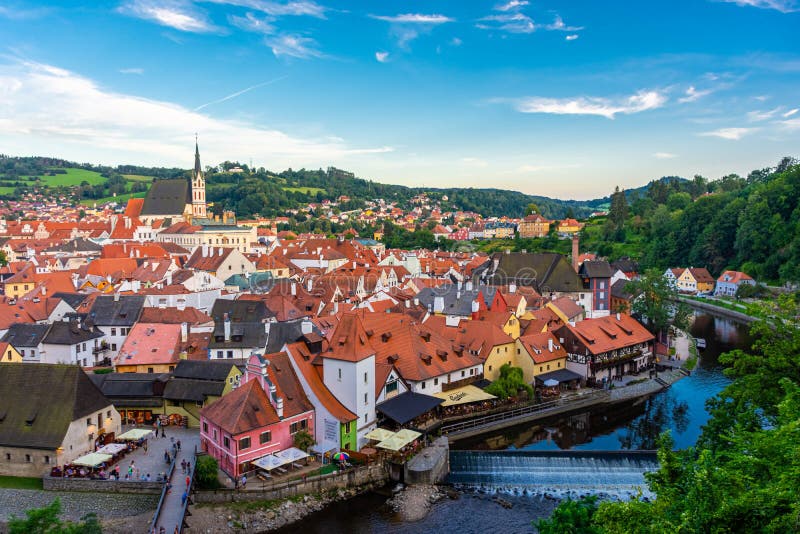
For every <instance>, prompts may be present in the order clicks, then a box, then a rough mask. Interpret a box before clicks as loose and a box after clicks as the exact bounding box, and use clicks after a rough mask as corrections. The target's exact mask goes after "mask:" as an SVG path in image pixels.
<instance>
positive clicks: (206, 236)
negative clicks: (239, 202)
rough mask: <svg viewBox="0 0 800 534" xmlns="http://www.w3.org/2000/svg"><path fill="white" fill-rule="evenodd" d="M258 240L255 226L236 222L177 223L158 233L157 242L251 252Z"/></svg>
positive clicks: (188, 247)
mask: <svg viewBox="0 0 800 534" xmlns="http://www.w3.org/2000/svg"><path fill="white" fill-rule="evenodd" d="M257 241H258V234H257V230H256V229H255V228H250V227H247V226H237V225H235V224H221V223H220V224H195V225H193V224H189V223H187V222H179V223H175V224H173V225H172V226H170V227H169V228H165V229H164V230H162V231H161V232H159V233H158V235H156V242H157V243H165V242H166V243H175V244H176V245H180V246H182V247H184V248H187V249H190V250H191V249H192V248H195V247H199V246H203V245H205V246H208V247H223V248H235V249H236V250H238V251H239V252H242V253H246V252H249V250H250V246H251V245H252V244H253V243H256V242H257Z"/></svg>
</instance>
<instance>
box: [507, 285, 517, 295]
mask: <svg viewBox="0 0 800 534" xmlns="http://www.w3.org/2000/svg"><path fill="white" fill-rule="evenodd" d="M508 292H509V293H511V294H512V295H513V294H514V293H516V292H517V284H509V285H508Z"/></svg>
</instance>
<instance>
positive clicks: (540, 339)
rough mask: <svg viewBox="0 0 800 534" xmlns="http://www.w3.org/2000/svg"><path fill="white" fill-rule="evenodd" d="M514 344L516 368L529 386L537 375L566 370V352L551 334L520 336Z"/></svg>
mask: <svg viewBox="0 0 800 534" xmlns="http://www.w3.org/2000/svg"><path fill="white" fill-rule="evenodd" d="M516 343H517V346H516V353H517V354H516V356H517V358H516V360H515V361H516V366H517V367H520V368H521V369H522V374H523V376H524V377H525V382H527V383H529V384H530V383H533V381H534V379H535V378H536V377H537V376H539V375H543V374H546V373H549V372H552V371H558V370H559V369H566V368H567V351H566V350H564V347H562V346H561V344H560V343H559V341H558V339H556V337H555V336H554V335H553V334H552V333H551V332H545V333H537V334H529V335H526V336H522V337H520V338H519V339H517V342H516Z"/></svg>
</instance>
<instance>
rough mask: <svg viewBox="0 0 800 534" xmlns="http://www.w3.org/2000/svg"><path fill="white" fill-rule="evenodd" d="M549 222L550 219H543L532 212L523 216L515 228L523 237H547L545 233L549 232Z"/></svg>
mask: <svg viewBox="0 0 800 534" xmlns="http://www.w3.org/2000/svg"><path fill="white" fill-rule="evenodd" d="M551 224H552V221H549V220H547V219H545V218H544V217H542V216H541V215H539V214H538V213H533V214H531V215H527V216H525V217H524V218H523V219H522V221H520V223H519V225H517V230H518V231H519V236H520V237H522V238H523V239H527V238H531V237H547V234H548V233H549V232H550V225H551Z"/></svg>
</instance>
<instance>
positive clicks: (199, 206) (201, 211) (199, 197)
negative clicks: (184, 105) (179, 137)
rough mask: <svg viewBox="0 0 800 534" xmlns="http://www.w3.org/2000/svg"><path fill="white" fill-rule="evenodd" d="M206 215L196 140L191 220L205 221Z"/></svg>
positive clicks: (203, 184) (204, 185)
mask: <svg viewBox="0 0 800 534" xmlns="http://www.w3.org/2000/svg"><path fill="white" fill-rule="evenodd" d="M207 216H208V215H207V214H206V179H205V177H204V176H203V169H202V167H200V149H199V148H198V146H197V138H196V137H195V140H194V172H193V173H192V218H193V219H205V218H206V217H207Z"/></svg>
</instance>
